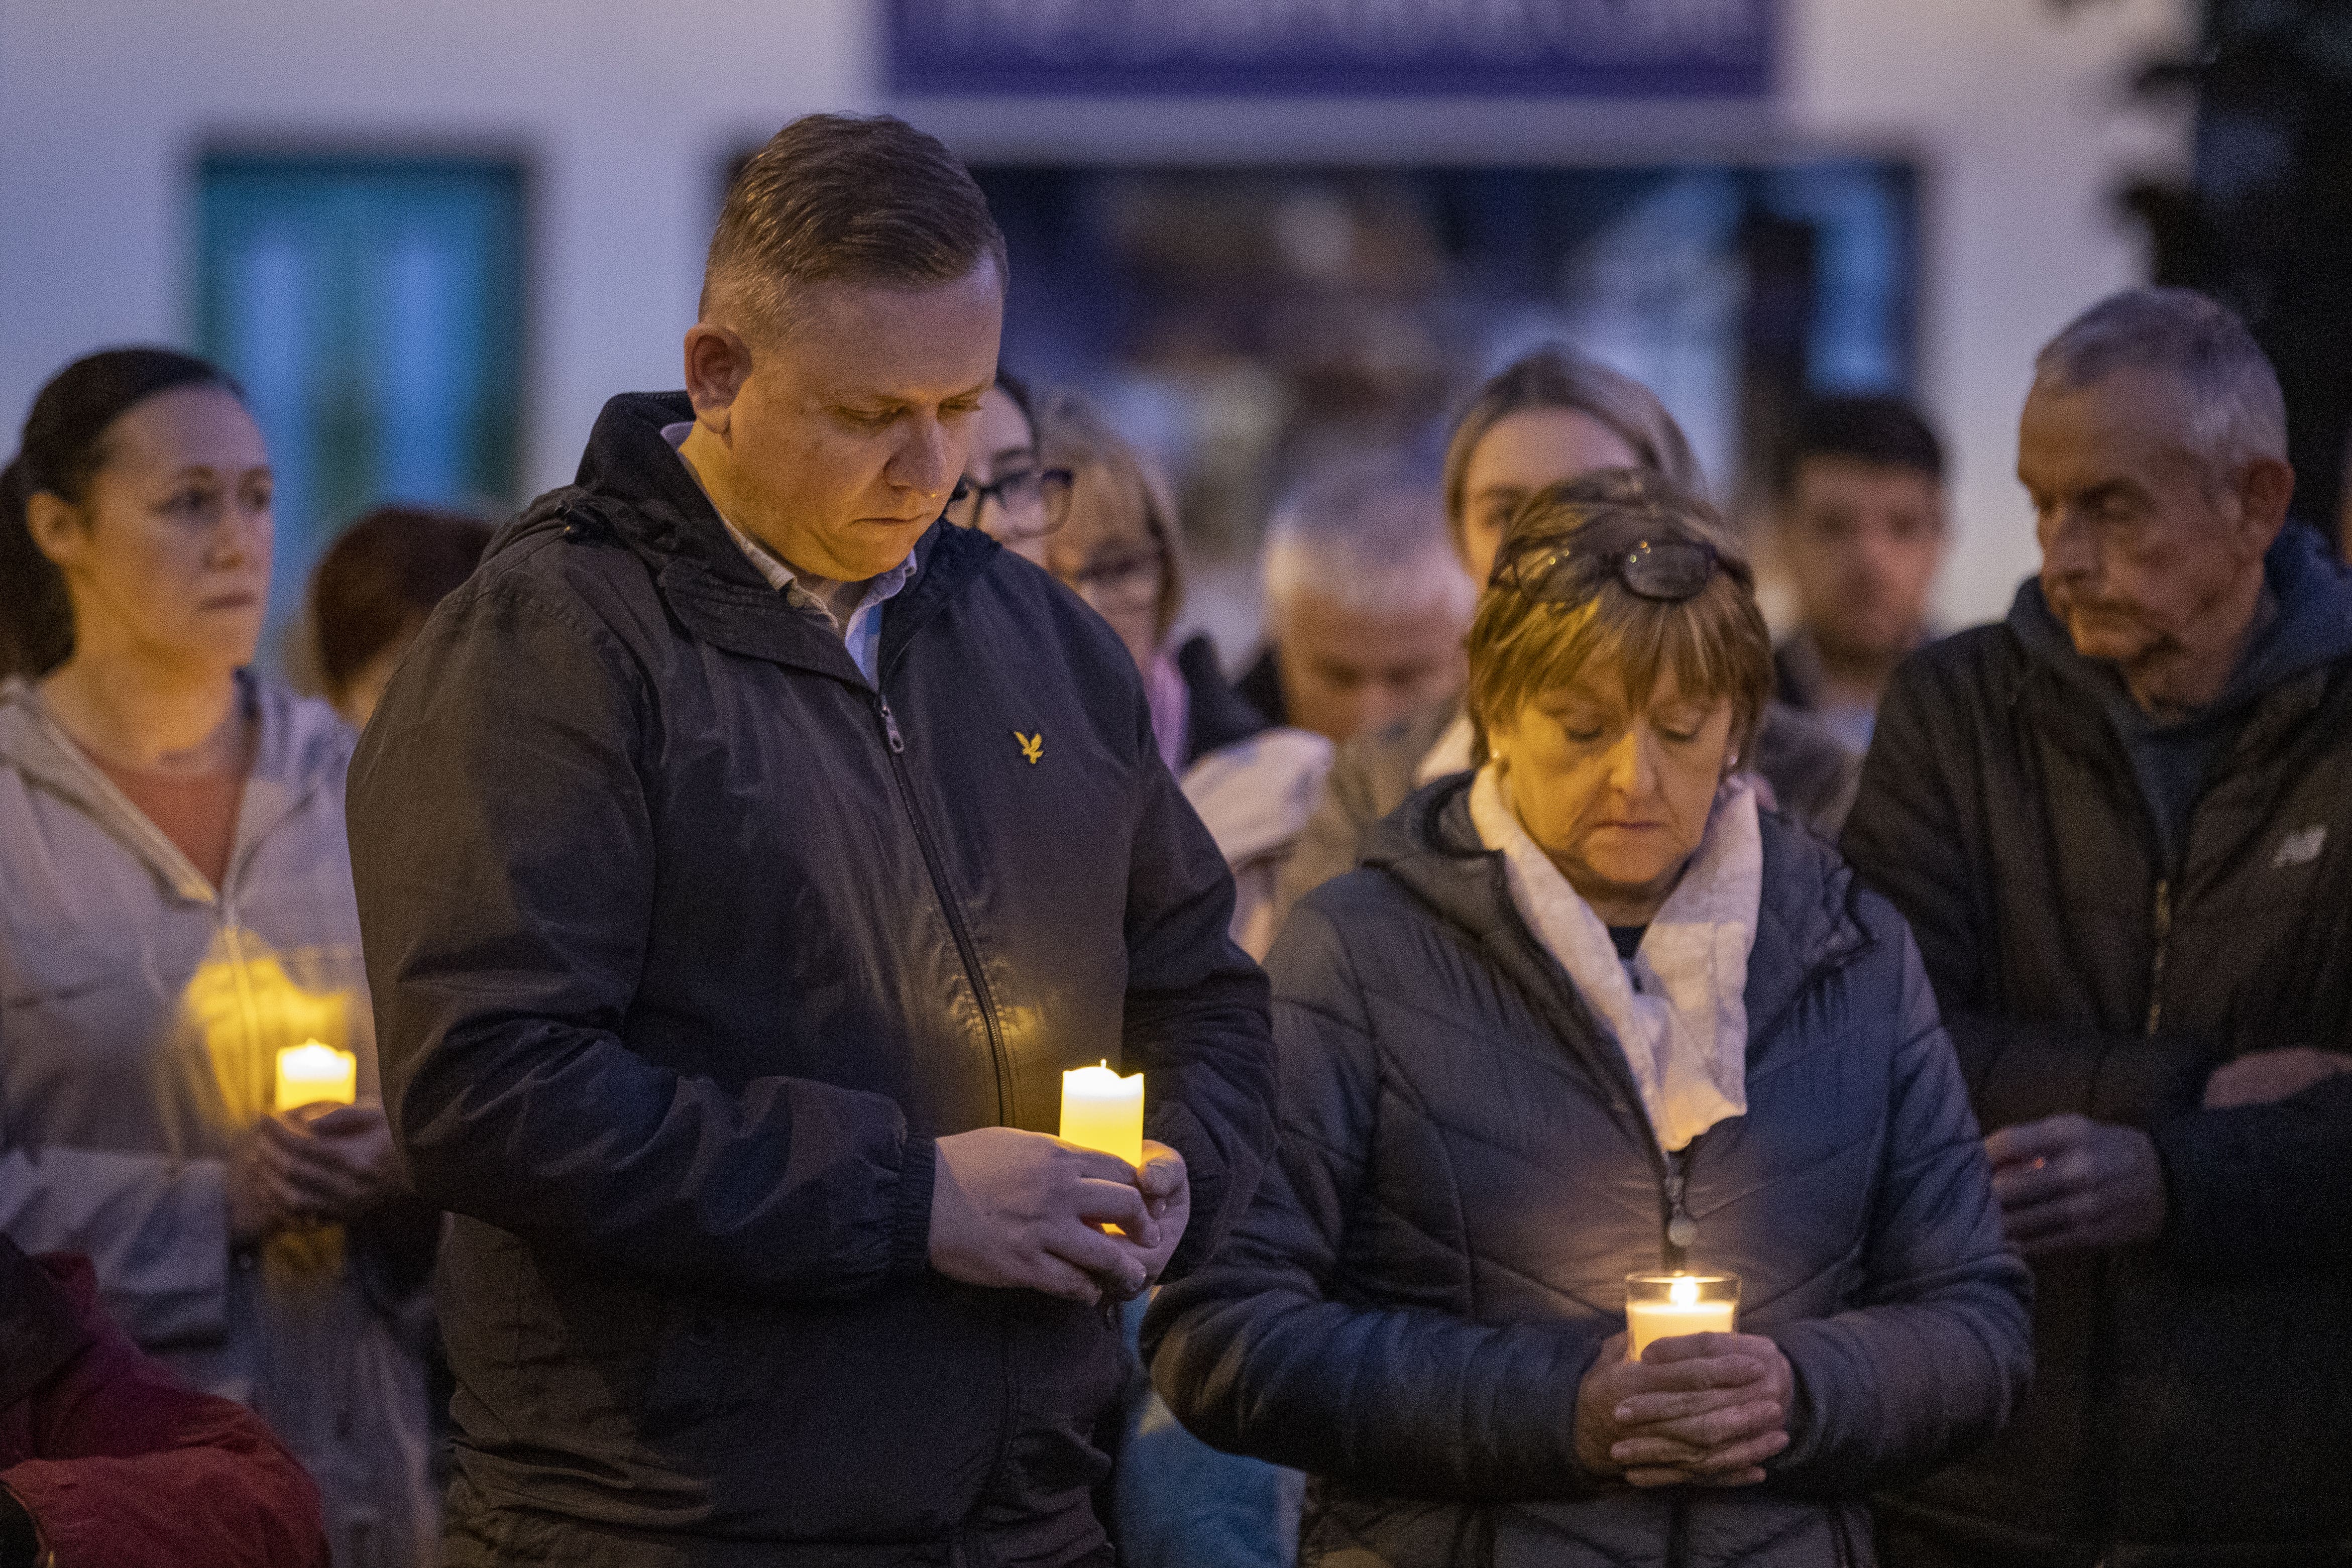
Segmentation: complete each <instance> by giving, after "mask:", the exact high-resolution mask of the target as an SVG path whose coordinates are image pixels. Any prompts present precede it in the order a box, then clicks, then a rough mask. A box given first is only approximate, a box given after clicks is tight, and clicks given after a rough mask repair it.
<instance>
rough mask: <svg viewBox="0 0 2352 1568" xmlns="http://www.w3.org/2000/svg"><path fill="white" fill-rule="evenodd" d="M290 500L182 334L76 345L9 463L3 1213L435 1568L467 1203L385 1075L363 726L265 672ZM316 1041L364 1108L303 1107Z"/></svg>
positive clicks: (342, 1521)
mask: <svg viewBox="0 0 2352 1568" xmlns="http://www.w3.org/2000/svg"><path fill="white" fill-rule="evenodd" d="M269 508H270V472H269V466H268V452H267V450H266V449H265V447H264V446H263V442H262V438H261V433H260V431H259V429H258V428H257V426H256V425H255V423H254V421H253V418H252V416H251V415H250V414H249V413H247V410H246V407H245V405H244V403H243V400H242V397H241V395H239V393H238V392H237V390H236V387H235V386H234V384H231V383H230V382H229V381H228V379H227V378H226V376H224V375H223V374H221V373H220V372H219V371H218V370H216V369H215V368H214V367H213V366H211V365H209V364H206V363H204V362H203V361H201V360H196V359H192V358H190V357H188V356H186V355H184V354H178V353H171V352H169V351H166V350H160V349H118V350H111V351H108V352H106V353H97V354H92V355H89V357H87V358H85V359H82V360H79V361H77V362H76V363H73V364H72V365H69V366H68V367H67V368H66V369H65V370H64V371H63V372H61V373H60V374H58V376H57V377H56V378H55V379H54V380H52V381H51V382H50V383H49V384H48V385H47V387H45V388H44V389H43V390H42V392H41V394H40V395H39V397H37V399H36V400H35V402H34V405H33V408H32V411H31V414H30V415H29V416H28V417H27V419H26V426H25V436H24V441H23V446H22V449H21V451H20V452H19V454H18V456H17V458H16V461H15V462H13V463H12V464H10V466H9V467H8V468H7V470H6V472H5V476H0V661H5V663H0V669H5V671H7V672H8V673H7V679H6V680H5V684H0V888H5V898H0V1231H5V1233H6V1234H7V1235H8V1236H9V1237H12V1238H13V1239H14V1240H15V1241H16V1242H17V1243H18V1244H19V1245H20V1246H22V1247H25V1248H26V1249H27V1250H29V1251H33V1252H51V1251H65V1252H78V1253H84V1254H87V1255H88V1256H89V1258H90V1259H91V1261H92V1262H93V1263H94V1265H95V1266H96V1268H97V1274H98V1280H99V1285H100V1292H101V1295H102V1297H103V1299H104V1300H105V1303H106V1306H107V1308H108V1309H109V1310H110V1312H111V1313H112V1315H113V1316H114V1317H115V1318H116V1319H117V1320H118V1321H120V1322H121V1323H122V1325H123V1326H124V1327H125V1328H126V1329H128V1330H129V1331H131V1334H132V1336H133V1337H134V1338H135V1339H137V1340H138V1341H139V1342H140V1343H141V1344H142V1346H143V1347H144V1348H146V1349H148V1350H150V1351H152V1352H154V1353H156V1354H157V1355H159V1356H161V1357H162V1358H163V1360H164V1361H165V1362H166V1363H168V1364H170V1365H172V1366H173V1368H174V1369H175V1370H176V1371H178V1372H179V1373H181V1374H182V1375H184V1377H186V1378H187V1379H188V1380H189V1381H190V1382H192V1383H194V1384H196V1385H197V1386H198V1387H200V1388H204V1389H206V1390H209V1391H211V1392H214V1393H219V1394H228V1395H230V1396H232V1397H234V1398H236V1399H239V1400H242V1401H243V1402H245V1403H246V1404H247V1405H251V1406H252V1407H253V1408H254V1409H255V1410H256V1411H257V1412H258V1413H259V1414H260V1415H262V1416H263V1417H264V1418H266V1419H267V1420H268V1422H269V1423H270V1425H271V1426H273V1427H274V1428H275V1429H276V1430H277V1432H278V1435H279V1436H281V1437H282V1438H283V1439H284V1440H285V1442H286V1444H287V1446H288V1447H289V1448H291V1449H292V1450H293V1451H294V1453H295V1455H296V1457H297V1458H299V1459H301V1460H302V1462H303V1464H304V1465H305V1467H306V1468H309V1469H310V1473H311V1475H312V1476H313V1478H314V1479H316V1480H317V1481H318V1482H319V1485H320V1491H321V1492H322V1494H323V1495H324V1499H325V1502H326V1514H327V1526H328V1533H329V1536H330V1538H331V1543H332V1547H333V1551H334V1559H335V1562H336V1563H338V1564H339V1565H341V1568H375V1565H378V1564H383V1565H387V1568H388V1565H392V1564H400V1565H403V1568H405V1565H408V1564H414V1563H429V1562H430V1561H431V1560H432V1558H433V1555H434V1552H435V1539H436V1519H435V1506H434V1500H433V1493H432V1490H431V1486H430V1466H429V1464H428V1462H427V1461H428V1457H429V1456H428V1447H429V1441H428V1431H429V1427H428V1423H427V1419H426V1414H427V1412H426V1398H425V1377H424V1368H423V1362H422V1358H421V1355H420V1353H419V1349H420V1346H419V1338H420V1336H419V1333H418V1330H419V1328H420V1327H421V1326H422V1318H423V1310H422V1296H421V1291H420V1289H418V1286H419V1282H420V1281H421V1278H422V1272H423V1269H422V1265H423V1262H424V1261H425V1259H427V1258H429V1256H430V1246H431V1239H432V1237H433V1235H434V1226H433V1222H432V1217H431V1216H429V1215H417V1214H415V1211H414V1205H410V1204H404V1201H403V1195H402V1186H403V1182H402V1177H401V1174H400V1169H399V1165H398V1162H397V1159H396V1156H395V1155H394V1152H393V1147H392V1142H391V1138H390V1134H389V1132H388V1131H387V1129H386V1126H385V1122H384V1118H383V1110H382V1109H381V1107H380V1106H379V1105H378V1104H376V1103H375V1101H374V1095H375V1056H374V1045H373V1029H372V1026H371V1020H370V1013H369V1005H368V995H367V990H366V984H365V981H364V979H363V977H362V969H361V964H360V945H359V924H358V917H357V913H356V910H355V909H354V907H353V901H352V885H351V871H350V867H349V864H348V861H347V857H346V851H345V847H344V839H343V770H344V766H345V764H346V763H347V761H348V760H349V757H350V752H351V745H352V737H351V734H350V731H347V730H346V729H345V728H344V727H343V726H342V724H341V722H340V721H338V720H337V719H336V718H335V716H334V714H333V713H332V711H331V710H329V709H327V708H326V707H325V706H324V705H323V704H320V703H317V702H312V701H309V700H304V699H300V698H298V697H296V696H294V695H292V694H291V693H289V692H287V691H285V690H283V689H279V688H278V687H276V686H274V685H272V684H270V683H268V682H267V681H264V680H262V679H257V677H255V676H254V675H253V674H252V673H251V672H250V671H249V670H247V668H246V667H247V665H248V664H249V663H250V662H251V660H252V658H253V652H254V647H255V645H256V643H257V639H258V637H259V636H260V631H261V622H262V616H263V610H264V606H265V605H266V604H267V601H268V583H269V570H270V545H271V534H270V510H269ZM312 1041H316V1042H318V1043H319V1044H320V1045H324V1046H327V1047H333V1048H334V1049H337V1050H341V1051H346V1052H349V1053H351V1054H352V1057H353V1058H355V1073H356V1081H355V1083H354V1085H353V1089H354V1091H355V1095H356V1099H357V1101H358V1102H357V1103H356V1104H352V1105H346V1106H341V1107H340V1108H338V1107H334V1106H331V1105H329V1104H325V1103H314V1104H309V1105H296V1106H290V1107H289V1106H283V1105H280V1104H279V1103H278V1101H279V1100H280V1099H281V1098H284V1097H282V1096H281V1095H280V1094H279V1092H278V1052H279V1051H280V1050H281V1049H282V1048H284V1047H295V1046H300V1045H303V1044H305V1043H309V1042H312ZM296 1098H299V1097H296Z"/></svg>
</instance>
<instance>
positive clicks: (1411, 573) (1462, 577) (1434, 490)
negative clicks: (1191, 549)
mask: <svg viewBox="0 0 2352 1568" xmlns="http://www.w3.org/2000/svg"><path fill="white" fill-rule="evenodd" d="M1262 571H1263V573H1264V581H1265V600H1266V607H1267V609H1268V610H1269V611H1270V612H1272V613H1273V614H1274V615H1275V616H1280V615H1281V614H1282V612H1283V610H1284V608H1285V607H1286V605H1289V604H1290V603H1291V602H1292V601H1293V600H1295V599H1297V596H1298V595H1300V594H1302V593H1312V594H1315V595H1319V596H1320V597H1322V598H1325V599H1328V600H1330V601H1332V602H1334V603H1336V604H1338V605H1341V606H1343V607H1345V608H1347V609H1349V610H1353V611H1356V612H1358V613H1359V614H1363V615H1412V614H1415V613H1417V612H1420V611H1423V610H1432V609H1440V608H1450V609H1452V610H1454V612H1455V613H1457V614H1458V615H1459V616H1461V618H1462V620H1463V622H1464V624H1465V625H1467V624H1468V622H1469V619H1470V612H1471V610H1472V608H1473V607H1474V606H1475V605H1476V604H1477V602H1478V590H1477V586H1476V584H1473V583H1472V582H1471V581H1470V578H1469V575H1468V574H1466V573H1465V572H1464V571H1463V570H1462V565H1461V563H1460V562H1458V561H1457V560H1455V559H1454V547H1453V544H1452V542H1450V541H1449V540H1448V538H1447V537H1446V528H1445V509H1444V503H1443V501H1442V500H1441V499H1440V494H1439V490H1438V487H1437V486H1436V484H1435V483H1434V482H1433V481H1432V480H1430V479H1426V478H1424V477H1423V476H1420V475H1418V474H1415V473H1413V472H1412V471H1411V470H1409V469H1407V468H1402V467H1401V466H1398V465H1394V464H1391V463H1386V462H1382V461H1381V460H1378V459H1374V460H1371V461H1358V462H1354V463H1349V464H1346V465H1343V466H1334V467H1332V468H1327V469H1324V470H1323V471H1321V472H1319V473H1318V474H1316V475H1315V476H1313V477H1311V478H1310V479H1307V481H1306V482H1305V483H1303V484H1301V485H1300V486H1299V487H1298V488H1297V489H1295V490H1294V491H1292V492H1291V494H1290V496H1289V498H1288V499H1287V500H1286V501H1285V502H1284V503H1283V505H1282V506H1281V508H1280V509H1279V510H1276V513H1275V515H1274V519H1273V521H1271V522H1270V523H1268V524H1267V527H1266V533H1265V557H1264V561H1263V565H1262Z"/></svg>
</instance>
